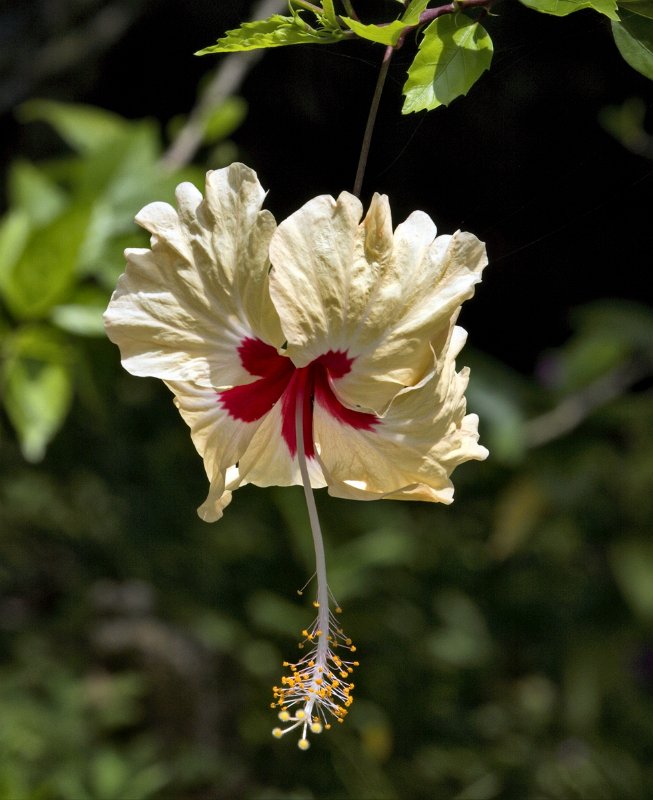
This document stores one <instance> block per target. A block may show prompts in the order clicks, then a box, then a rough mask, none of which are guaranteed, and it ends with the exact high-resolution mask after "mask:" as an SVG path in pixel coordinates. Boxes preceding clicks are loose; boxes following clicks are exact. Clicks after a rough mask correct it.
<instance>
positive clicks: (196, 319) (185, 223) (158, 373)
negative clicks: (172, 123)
mask: <svg viewBox="0 0 653 800" xmlns="http://www.w3.org/2000/svg"><path fill="white" fill-rule="evenodd" d="M206 193H207V197H206V199H203V198H202V195H201V194H200V192H199V191H198V190H197V189H196V188H195V187H194V186H192V185H191V184H188V183H186V184H181V185H180V186H179V187H178V188H177V193H176V196H177V207H178V208H177V210H175V209H174V208H173V207H172V206H169V205H167V204H166V203H151V204H150V205H148V206H146V207H145V208H144V209H143V210H142V211H141V212H140V213H139V214H138V216H137V218H136V219H137V222H138V223H139V224H140V225H142V226H143V227H144V228H146V229H147V230H148V231H149V232H150V233H151V249H150V250H144V249H138V250H136V249H134V250H128V251H127V252H126V256H127V268H126V271H125V273H124V275H122V276H121V278H120V280H119V281H118V286H117V288H116V291H115V292H114V294H113V296H112V298H111V302H110V303H109V307H108V309H107V311H106V313H105V316H104V320H105V327H106V330H107V334H108V336H109V338H110V339H111V340H112V341H113V342H115V343H116V344H117V345H118V346H119V347H120V350H121V354H122V359H123V365H124V366H125V368H126V369H127V370H128V371H130V372H132V373H133V374H135V375H149V376H153V377H158V378H163V379H165V380H177V381H179V380H180V381H190V382H193V383H195V384H197V385H200V386H205V387H210V386H212V387H214V388H215V387H226V386H233V385H235V384H242V383H247V382H250V381H252V380H253V379H254V378H253V376H251V375H250V374H249V373H248V372H247V371H246V370H244V369H243V367H242V365H241V363H240V359H239V356H238V352H237V347H238V345H239V344H240V343H241V342H242V340H243V339H244V338H246V337H254V338H260V339H262V340H263V341H265V342H267V343H270V344H272V345H273V346H275V347H278V346H279V345H281V344H282V343H283V338H284V337H283V334H282V332H281V328H280V326H279V320H278V316H277V313H276V310H275V308H274V306H273V305H272V303H271V301H270V298H269V293H268V272H269V261H268V244H269V241H270V238H271V236H272V233H273V231H274V228H275V222H274V219H273V218H272V216H271V215H270V214H269V212H267V211H261V204H262V202H263V199H264V196H265V193H264V191H263V189H262V187H261V185H260V184H259V182H258V179H257V178H256V174H255V173H254V172H253V171H252V170H251V169H249V168H248V167H245V166H244V165H242V164H232V165H231V166H230V167H227V168H226V169H223V170H217V171H216V172H212V173H209V174H208V175H207V184H206Z"/></svg>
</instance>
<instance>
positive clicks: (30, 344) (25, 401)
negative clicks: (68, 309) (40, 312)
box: [1, 327, 72, 462]
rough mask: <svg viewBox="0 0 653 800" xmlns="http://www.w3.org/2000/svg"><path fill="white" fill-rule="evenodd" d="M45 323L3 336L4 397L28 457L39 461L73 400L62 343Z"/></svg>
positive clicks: (9, 414)
mask: <svg viewBox="0 0 653 800" xmlns="http://www.w3.org/2000/svg"><path fill="white" fill-rule="evenodd" d="M53 333H54V332H53V331H52V330H51V329H48V328H45V327H27V328H22V329H19V331H18V332H17V333H16V334H15V335H14V336H13V337H11V338H10V339H8V340H7V341H6V342H5V351H6V352H5V355H6V357H5V360H4V362H3V364H2V372H1V378H2V389H3V391H2V398H3V403H4V407H5V410H6V412H7V416H8V417H9V420H10V421H11V424H12V425H13V427H14V429H15V431H16V434H17V435H18V439H19V441H20V446H21V450H22V452H23V455H24V456H25V458H26V459H27V460H28V461H33V462H34V461H40V460H41V459H42V458H43V456H44V455H45V448H46V446H47V445H48V443H49V442H50V440H51V439H52V437H53V436H54V435H55V433H56V432H57V431H58V430H59V428H60V427H61V425H62V424H63V421H64V419H65V418H66V414H67V413H68V409H69V407H70V403H71V400H72V380H71V371H70V358H69V353H68V351H67V349H66V346H65V344H63V343H62V342H60V341H58V340H57V339H56V337H55V336H53Z"/></svg>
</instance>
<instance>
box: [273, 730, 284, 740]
mask: <svg viewBox="0 0 653 800" xmlns="http://www.w3.org/2000/svg"><path fill="white" fill-rule="evenodd" d="M272 735H273V736H274V738H275V739H281V737H282V736H283V731H282V730H281V728H273V730H272Z"/></svg>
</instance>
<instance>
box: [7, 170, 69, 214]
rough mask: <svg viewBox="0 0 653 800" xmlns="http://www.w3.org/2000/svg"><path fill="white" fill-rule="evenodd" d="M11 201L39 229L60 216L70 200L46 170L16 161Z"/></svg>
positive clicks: (11, 172)
mask: <svg viewBox="0 0 653 800" xmlns="http://www.w3.org/2000/svg"><path fill="white" fill-rule="evenodd" d="M9 202H10V203H11V206H12V207H13V208H17V209H21V210H22V211H24V212H25V213H26V214H27V216H28V218H29V220H30V222H31V224H32V225H34V226H37V227H38V226H41V225H47V223H48V222H51V221H52V220H53V219H54V218H55V217H56V216H57V215H58V214H60V213H61V212H62V211H63V209H64V208H65V207H66V205H67V204H68V198H67V196H66V193H65V192H64V191H63V190H62V189H60V188H59V187H58V186H57V185H56V184H55V183H54V181H52V180H51V179H50V178H49V177H48V176H47V175H46V174H45V173H44V172H43V171H42V170H40V169H37V167H35V166H34V165H33V164H30V163H29V162H28V161H14V162H13V164H12V165H11V169H10V172H9Z"/></svg>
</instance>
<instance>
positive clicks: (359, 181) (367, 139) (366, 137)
mask: <svg viewBox="0 0 653 800" xmlns="http://www.w3.org/2000/svg"><path fill="white" fill-rule="evenodd" d="M394 50H395V48H394V47H393V46H392V45H388V47H386V49H385V53H384V54H383V61H382V62H381V69H380V70H379V77H378V78H377V80H376V87H375V88H374V95H373V97H372V103H371V105H370V113H369V114H368V115H367V125H366V126H365V133H364V134H363V142H362V144H361V153H360V157H359V159H358V169H357V170H356V180H355V181H354V191H353V193H354V194H355V195H356V197H360V193H361V188H362V186H363V178H364V177H365V167H366V166H367V157H368V155H369V152H370V143H371V141H372V132H373V131H374V123H375V122H376V113H377V111H378V110H379V103H380V101H381V94H382V92H383V86H384V84H385V79H386V76H387V74H388V68H389V66H390V60H391V59H392V54H393V53H394Z"/></svg>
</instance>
